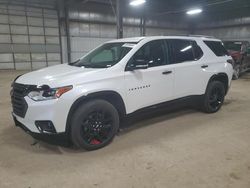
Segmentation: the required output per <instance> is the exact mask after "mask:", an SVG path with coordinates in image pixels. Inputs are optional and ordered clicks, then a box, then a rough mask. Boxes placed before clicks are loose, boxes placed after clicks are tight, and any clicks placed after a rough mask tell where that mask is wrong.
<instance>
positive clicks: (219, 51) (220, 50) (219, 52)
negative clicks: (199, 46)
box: [204, 41, 228, 56]
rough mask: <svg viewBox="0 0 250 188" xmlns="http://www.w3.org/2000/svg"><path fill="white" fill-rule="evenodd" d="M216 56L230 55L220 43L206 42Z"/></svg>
mask: <svg viewBox="0 0 250 188" xmlns="http://www.w3.org/2000/svg"><path fill="white" fill-rule="evenodd" d="M204 42H205V44H206V45H207V46H208V47H209V48H210V49H211V50H212V51H213V52H214V54H215V55H216V56H225V55H228V53H227V50H226V49H225V47H224V46H223V44H222V42H220V41H204Z"/></svg>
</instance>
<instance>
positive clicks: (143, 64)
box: [129, 59, 148, 71]
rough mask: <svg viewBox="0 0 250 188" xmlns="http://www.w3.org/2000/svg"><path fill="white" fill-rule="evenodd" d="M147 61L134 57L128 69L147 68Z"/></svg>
mask: <svg viewBox="0 0 250 188" xmlns="http://www.w3.org/2000/svg"><path fill="white" fill-rule="evenodd" d="M147 68H148V62H147V61H146V60H145V59H135V60H134V61H133V62H132V63H131V64H130V67H129V70H131V71H132V70H138V69H147Z"/></svg>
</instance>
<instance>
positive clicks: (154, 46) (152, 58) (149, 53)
mask: <svg viewBox="0 0 250 188" xmlns="http://www.w3.org/2000/svg"><path fill="white" fill-rule="evenodd" d="M136 59H142V60H145V61H147V62H148V66H149V67H156V66H161V65H165V64H166V57H165V46H164V42H163V41H161V40H157V41H152V42H149V43H147V44H145V45H144V46H143V47H142V48H141V49H139V50H138V51H137V52H136V53H135V55H134V56H133V57H132V58H131V60H130V62H129V65H130V64H132V63H133V62H134V61H135V60H136ZM129 65H128V66H129Z"/></svg>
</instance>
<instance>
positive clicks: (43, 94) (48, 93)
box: [28, 86, 73, 101]
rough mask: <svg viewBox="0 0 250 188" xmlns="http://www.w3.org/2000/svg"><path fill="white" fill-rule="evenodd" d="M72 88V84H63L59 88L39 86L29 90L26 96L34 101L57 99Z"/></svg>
mask: <svg viewBox="0 0 250 188" xmlns="http://www.w3.org/2000/svg"><path fill="white" fill-rule="evenodd" d="M72 88H73V86H65V87H60V88H41V89H38V90H35V91H31V92H29V94H28V97H29V98H30V99H32V100H34V101H45V100H51V99H57V98H59V97H61V96H62V95H63V94H64V93H66V92H68V91H69V90H71V89H72Z"/></svg>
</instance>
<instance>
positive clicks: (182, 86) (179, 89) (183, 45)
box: [167, 39, 207, 98]
mask: <svg viewBox="0 0 250 188" xmlns="http://www.w3.org/2000/svg"><path fill="white" fill-rule="evenodd" d="M167 42H168V43H169V44H170V48H171V54H172V55H171V64H173V65H174V69H175V79H174V80H175V82H174V96H175V97H176V98H181V97H185V96H189V95H199V94H203V93H202V92H203V90H204V89H203V88H204V84H205V81H204V79H203V75H204V74H203V69H206V68H207V65H205V64H204V65H203V64H202V62H201V61H200V58H201V57H202V56H203V52H202V50H201V48H200V47H199V46H198V45H197V43H196V42H195V41H193V40H183V39H169V40H167Z"/></svg>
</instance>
